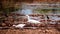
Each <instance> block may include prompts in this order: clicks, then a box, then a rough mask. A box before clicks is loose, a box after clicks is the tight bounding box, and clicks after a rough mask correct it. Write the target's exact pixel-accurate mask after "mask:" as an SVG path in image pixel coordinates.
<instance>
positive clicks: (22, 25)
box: [13, 24, 26, 28]
mask: <svg viewBox="0 0 60 34" xmlns="http://www.w3.org/2000/svg"><path fill="white" fill-rule="evenodd" d="M25 25H26V24H18V25H13V26H14V27H16V28H23V27H24V26H25Z"/></svg>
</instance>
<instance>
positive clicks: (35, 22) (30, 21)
mask: <svg viewBox="0 0 60 34" xmlns="http://www.w3.org/2000/svg"><path fill="white" fill-rule="evenodd" d="M26 16H27V18H28V21H27V22H29V23H34V24H38V23H41V22H39V21H37V20H33V19H30V18H29V16H28V15H26Z"/></svg>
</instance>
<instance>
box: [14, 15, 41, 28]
mask: <svg viewBox="0 0 60 34" xmlns="http://www.w3.org/2000/svg"><path fill="white" fill-rule="evenodd" d="M26 16H27V19H28V21H27V22H29V23H34V24H38V23H41V22H39V21H37V20H34V19H30V17H29V15H26ZM25 25H26V24H18V25H13V26H14V27H16V28H23V27H24V26H25Z"/></svg>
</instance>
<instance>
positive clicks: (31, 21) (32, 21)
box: [28, 20, 41, 23]
mask: <svg viewBox="0 0 60 34" xmlns="http://www.w3.org/2000/svg"><path fill="white" fill-rule="evenodd" d="M28 22H30V23H41V22H39V21H36V20H29V21H28Z"/></svg>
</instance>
